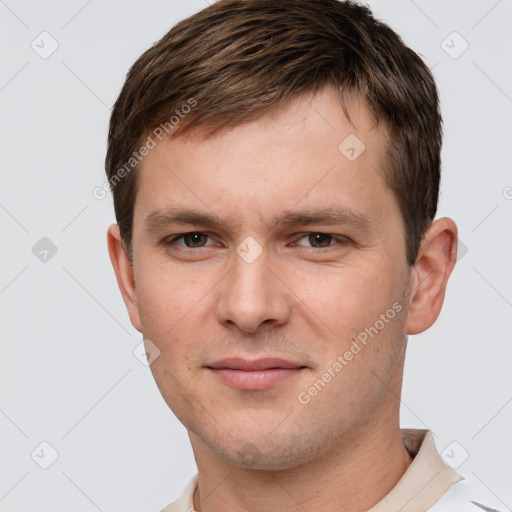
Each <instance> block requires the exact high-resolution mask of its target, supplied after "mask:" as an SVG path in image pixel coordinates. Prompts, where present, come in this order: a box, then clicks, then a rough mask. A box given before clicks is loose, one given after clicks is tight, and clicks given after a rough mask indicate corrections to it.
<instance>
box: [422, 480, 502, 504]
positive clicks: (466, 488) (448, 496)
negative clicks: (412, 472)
mask: <svg viewBox="0 0 512 512" xmlns="http://www.w3.org/2000/svg"><path fill="white" fill-rule="evenodd" d="M428 510H429V512H504V511H505V510H506V507H505V506H504V505H503V503H501V502H500V501H499V500H498V499H497V498H496V496H494V495H493V494H492V493H491V492H489V490H488V489H486V488H485V487H484V486H483V485H480V484H479V482H476V481H475V480H466V479H464V480H461V481H460V482H457V483H456V484H454V485H452V487H450V489H448V491H446V493H445V494H444V495H443V496H442V498H441V499H440V500H439V501H438V502H437V503H436V504H435V505H434V506H433V507H431V508H429V509H428Z"/></svg>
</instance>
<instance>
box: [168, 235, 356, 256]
mask: <svg viewBox="0 0 512 512" xmlns="http://www.w3.org/2000/svg"><path fill="white" fill-rule="evenodd" d="M187 235H205V236H207V237H208V238H210V239H211V237H210V236H209V235H208V234H207V233H203V232H202V231H190V232H188V233H182V234H181V235H178V236H176V237H174V238H172V239H170V240H167V241H166V242H165V245H167V246H169V245H178V244H177V243H176V242H177V241H178V240H180V239H184V237H185V236H187ZM311 235H321V236H325V237H330V238H331V242H332V241H336V240H337V241H338V243H334V244H329V245H327V246H325V247H314V246H301V247H307V248H308V249H316V250H319V249H328V248H329V247H334V246H336V245H346V244H347V243H348V242H349V239H348V238H347V237H345V236H335V235H331V234H329V233H323V232H321V231H309V232H307V233H305V234H301V236H300V238H298V240H299V241H300V240H302V239H303V238H305V237H308V236H311ZM292 245H299V244H297V243H293V244H292ZM179 247H180V250H182V251H189V250H190V251H193V250H195V249H204V248H205V247H210V246H209V245H203V246H200V247H189V246H187V245H180V246H179Z"/></svg>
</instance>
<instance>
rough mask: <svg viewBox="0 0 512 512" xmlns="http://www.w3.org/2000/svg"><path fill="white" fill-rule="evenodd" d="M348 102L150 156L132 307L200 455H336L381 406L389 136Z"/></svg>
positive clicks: (174, 143)
mask: <svg viewBox="0 0 512 512" xmlns="http://www.w3.org/2000/svg"><path fill="white" fill-rule="evenodd" d="M348 110H349V114H350V119H351V121H350V122H349V120H348V119H347V118H346V117H345V115H344V114H343V110H342V108H341V106H340V103H339V100H338V98H337V96H336V93H335V92H334V90H333V89H330V88H326V89H324V90H322V91H321V92H319V93H318V94H317V95H316V96H314V97H313V98H309V99H303V100H295V101H293V102H290V103H288V104H286V105H284V106H283V107H281V108H280V109H279V110H275V111H273V112H272V114H271V115H267V116H266V117H263V118H261V119H260V120H257V121H254V122H250V123H247V124H244V125H241V126H239V127H236V128H234V129H232V130H230V131H224V132H222V133H219V134H216V135H215V136H213V137H211V138H208V139H203V138H202V137H201V134H202V131H201V129H198V130H197V131H195V132H191V133H190V135H188V136H186V137H185V138H184V137H180V138H176V139H174V140H170V141H166V142H162V143H160V144H159V145H158V146H157V147H156V148H155V149H153V150H152V151H151V152H150V154H149V155H148V156H147V157H146V159H145V160H144V162H143V167H142V171H141V174H140V181H139V188H138V192H137V199H136V204H135V211H134V224H133V248H134V260H133V272H134V274H133V280H134V282H133V289H132V295H131V296H130V298H127V297H126V296H125V300H126V302H127V306H128V309H129V312H130V317H131V320H132V323H133V325H134V326H135V327H136V328H137V329H139V330H140V331H141V332H142V333H143V336H144V338H145V339H148V340H150V342H151V348H148V351H149V352H151V351H152V350H154V349H153V348H152V347H153V344H154V346H156V347H157V348H158V350H159V351H160V354H159V356H158V357H157V358H156V359H155V360H154V362H153V363H152V364H151V369H152V372H153V374H154V377H155V379H156V382H157V385H158V387H159V389H160V391H161V393H162V395H163V397H164V399H165V400H166V402H167V404H168V405H169V407H170V408H171V409H172V411H173V412H174V413H175V414H176V416H177V417H178V418H179V420H180V421H181V422H182V423H183V424H184V425H185V426H186V428H187V429H188V430H189V432H190V434H191V439H192V440H193V446H194V444H195V446H194V449H199V447H200V446H202V447H203V448H207V449H208V450H209V451H210V452H211V453H214V454H215V456H216V457H218V458H219V459H221V460H222V461H224V462H227V463H230V464H234V465H236V466H239V467H253V468H260V469H285V468H291V467H294V466H297V465H298V464H301V463H304V462H306V461H308V460H311V459H312V458H313V457H316V456H319V455H321V454H322V453H325V452H326V451H327V450H329V449H333V447H334V446H335V445H336V443H338V442H339V441H340V440H341V439H343V437H344V436H348V435H350V433H351V432H354V431H356V430H357V429H360V428H362V426H363V425H367V424H370V423H372V422H375V421H379V418H381V419H382V417H383V415H385V414H387V413H385V412H383V404H384V402H385V396H386V393H387V391H388V389H389V388H388V386H391V385H392V383H393V382H394V381H395V380H396V376H397V375H398V373H400V371H401V357H402V354H403V348H404V344H405V334H404V332H405V330H404V326H405V318H406V315H407V308H408V304H407V300H408V292H409V284H410V268H409V267H408V265H407V263H406V249H405V236H404V223H403V220H402V217H401V215H400V212H399V208H398V204H397V201H396V198H395V196H394V195H393V193H392V191H391V190H390V189H389V188H388V187H387V186H386V184H385V181H384V179H383V176H384V172H385V163H386V160H385V156H384V155H385V145H386V136H385V133H384V132H383V131H382V128H381V127H380V126H379V127H377V126H375V124H374V123H373V122H372V119H371V117H370V116H369V114H368V112H367V110H366V108H365V107H364V106H363V105H362V104H360V103H358V102H357V101H356V100H352V102H350V103H348ZM347 137H349V139H347ZM345 139H347V140H346V141H345ZM343 141H345V142H343ZM361 143H362V144H364V150H362V149H363V146H362V145H361ZM340 144H341V146H340ZM361 150H362V151H361ZM226 358H233V360H232V361H227V362H226V361H224V362H223V361H222V360H225V359H226ZM264 359H267V361H262V360H264ZM268 359H270V361H269V360H268ZM275 359H279V360H283V361H286V363H283V361H272V360H275ZM244 363H245V364H246V366H245V367H244V366H243V364H244ZM251 363H254V364H253V366H251ZM258 365H259V366H258ZM265 367H266V368H265ZM285 367H287V368H285ZM270 368H274V369H273V370H272V369H270ZM279 368H280V369H279ZM257 370H258V371H257Z"/></svg>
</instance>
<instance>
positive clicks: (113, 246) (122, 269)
mask: <svg viewBox="0 0 512 512" xmlns="http://www.w3.org/2000/svg"><path fill="white" fill-rule="evenodd" d="M107 247H108V253H109V256H110V261H111V262H112V266H113V267H114V272H115V274H116V280H117V285H118V286H119V290H120V292H121V295H122V297H123V301H124V303H125V306H126V309H127V310H128V315H129V316H130V321H131V323H132V325H133V326H134V327H135V329H137V330H138V331H139V332H142V329H141V323H140V316H139V310H138V307H137V293H136V288H135V277H134V272H133V266H132V264H131V263H130V261H129V260H128V257H127V255H126V250H125V246H124V243H123V240H122V238H121V233H120V230H119V226H118V225H117V224H112V225H111V226H110V227H109V228H108V231H107Z"/></svg>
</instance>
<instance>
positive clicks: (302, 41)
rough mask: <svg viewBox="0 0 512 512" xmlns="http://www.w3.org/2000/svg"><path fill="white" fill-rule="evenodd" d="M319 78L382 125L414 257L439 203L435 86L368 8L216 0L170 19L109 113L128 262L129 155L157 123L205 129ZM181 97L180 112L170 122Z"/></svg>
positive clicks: (132, 170)
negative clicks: (361, 104)
mask: <svg viewBox="0 0 512 512" xmlns="http://www.w3.org/2000/svg"><path fill="white" fill-rule="evenodd" d="M326 85H333V86H335V88H336V90H337V91H339V96H340V102H341V105H342V106H343V105H344V103H343V97H344V95H345V94H347V93H350V94H355V96H356V97H357V98H358V99H360V100H361V101H363V102H364V103H365V104H366V106H367V107H368V108H369V109H370V111H371V112H372V113H373V115H374V116H375V120H376V122H378V123H382V124H383V125H384V127H385V129H386V132H387V135H388V147H387V159H388V160H387V164H388V170H387V171H386V172H385V179H386V182H387V184H388V186H389V187H390V188H391V189H392V190H393V192H394V194H395V196H396V198H397V201H398V204H399V207H400V210H401V213H402V216H403V219H404V223H405V240H406V247H407V261H408V263H409V264H410V265H413V264H414V262H415V260H416V257H417V253H418V248H419V245H420V243H421V239H422V237H423V235H424V233H425V230H426V228H427V227H428V226H429V224H430V223H431V222H432V220H433V219H434V216H435V213H436V210H437V202H438V191H439V180H440V151H441V140H442V120H441V115H440V112H439V100H438V93H437V88H436V85H435V82H434V79H433V77H432V74H431V73H430V70H429V69H428V67H427V66H426V65H425V64H424V63H423V61H422V60H421V59H420V57H419V56H418V55H417V54H416V53H415V52H413V51H412V50H411V49H409V48H408V47H407V46H405V44H404V43H403V42H402V40H401V39H400V37H399V36H398V35H397V34H396V33H395V32H394V31H393V30H391V29H390V28H389V27H388V26H387V25H385V24H383V23H381V22H380V21H377V20H376V19H375V18H374V17H373V16H372V13H371V11H370V10H369V9H368V8H366V7H363V6H361V5H358V4H356V3H354V2H352V1H339V0H315V1H313V0H279V1H277V0H219V1H218V2H216V3H214V4H212V5H211V6H209V7H207V8H205V9H203V10H202V11H200V12H198V13H197V14H195V15H193V16H191V17H189V18H187V19H185V20H183V21H181V22H180V23H178V24H177V25H175V26H174V27H173V28H172V29H171V30H170V31H169V32H168V33H167V34H166V35H165V36H164V37H162V39H160V40H159V41H158V42H156V43H155V44H154V45H153V46H152V47H151V48H150V49H148V50H147V51H146V52H145V53H143V54H142V55H141V57H140V58H139V59H138V60H137V61H136V62H135V64H134V65H133V66H132V67H131V69H130V70H129V72H128V75H127V78H126V82H125V84H124V86H123V88H122V90H121V93H120V95H119V97H118V99H117V101H116V103H115V105H114V107H113V110H112V116H111V119H110V129H109V135H108V148H107V154H106V161H105V167H106V172H107V177H108V179H109V182H110V183H111V185H114V186H113V187H112V188H113V196H114V208H115V214H116V219H117V223H118V224H119V227H120V231H121V236H122V239H123V242H124V244H125V248H126V249H127V252H128V255H129V258H130V260H131V259H132V240H131V238H132V224H133V210H134V204H135V197H136V192H137V174H138V171H139V168H140V166H139V165H138V161H137V159H135V158H134V155H135V154H137V155H138V153H137V151H138V150H139V149H140V148H141V146H143V145H144V141H146V140H147V137H148V136H150V134H151V132H152V130H153V132H154V130H155V129H158V127H159V126H163V127H164V128H165V131H166V132H168V133H170V134H171V135H173V136H176V135H178V134H182V133H184V132H185V131H189V130H190V129H192V128H194V127H197V126H199V125H202V126H203V127H205V126H207V125H209V126H210V127H211V130H210V131H208V133H209V134H213V133H215V132H216V131H217V130H220V129H225V128H232V127H235V126H237V125H239V124H240V123H242V122H247V121H250V120H254V119H257V118H259V117H261V116H263V115H264V114H265V113H267V112H268V111H270V110H272V109H274V108H275V107H276V106H278V105H280V104H282V103H283V102H284V101H285V100H289V99H293V98H297V97H299V96H300V95H303V94H309V93H313V94H314V93H315V92H317V91H318V90H319V89H320V88H321V87H323V86H326ZM191 99H192V100H193V103H192V102H191ZM190 104H193V105H194V108H190V107H189V108H188V109H187V110H186V112H187V115H186V116H185V115H179V122H177V123H174V124H173V123H171V122H170V120H171V118H172V117H173V116H174V117H175V118H176V119H178V116H177V114H180V113H182V112H183V109H184V106H185V105H190ZM343 108H344V110H345V107H343ZM175 114H176V115H175ZM340 142H341V141H340ZM129 161H130V162H131V166H128V167H127V166H126V163H127V162H129ZM123 169H124V170H123ZM121 171H122V172H121ZM121 178H122V179H121Z"/></svg>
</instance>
